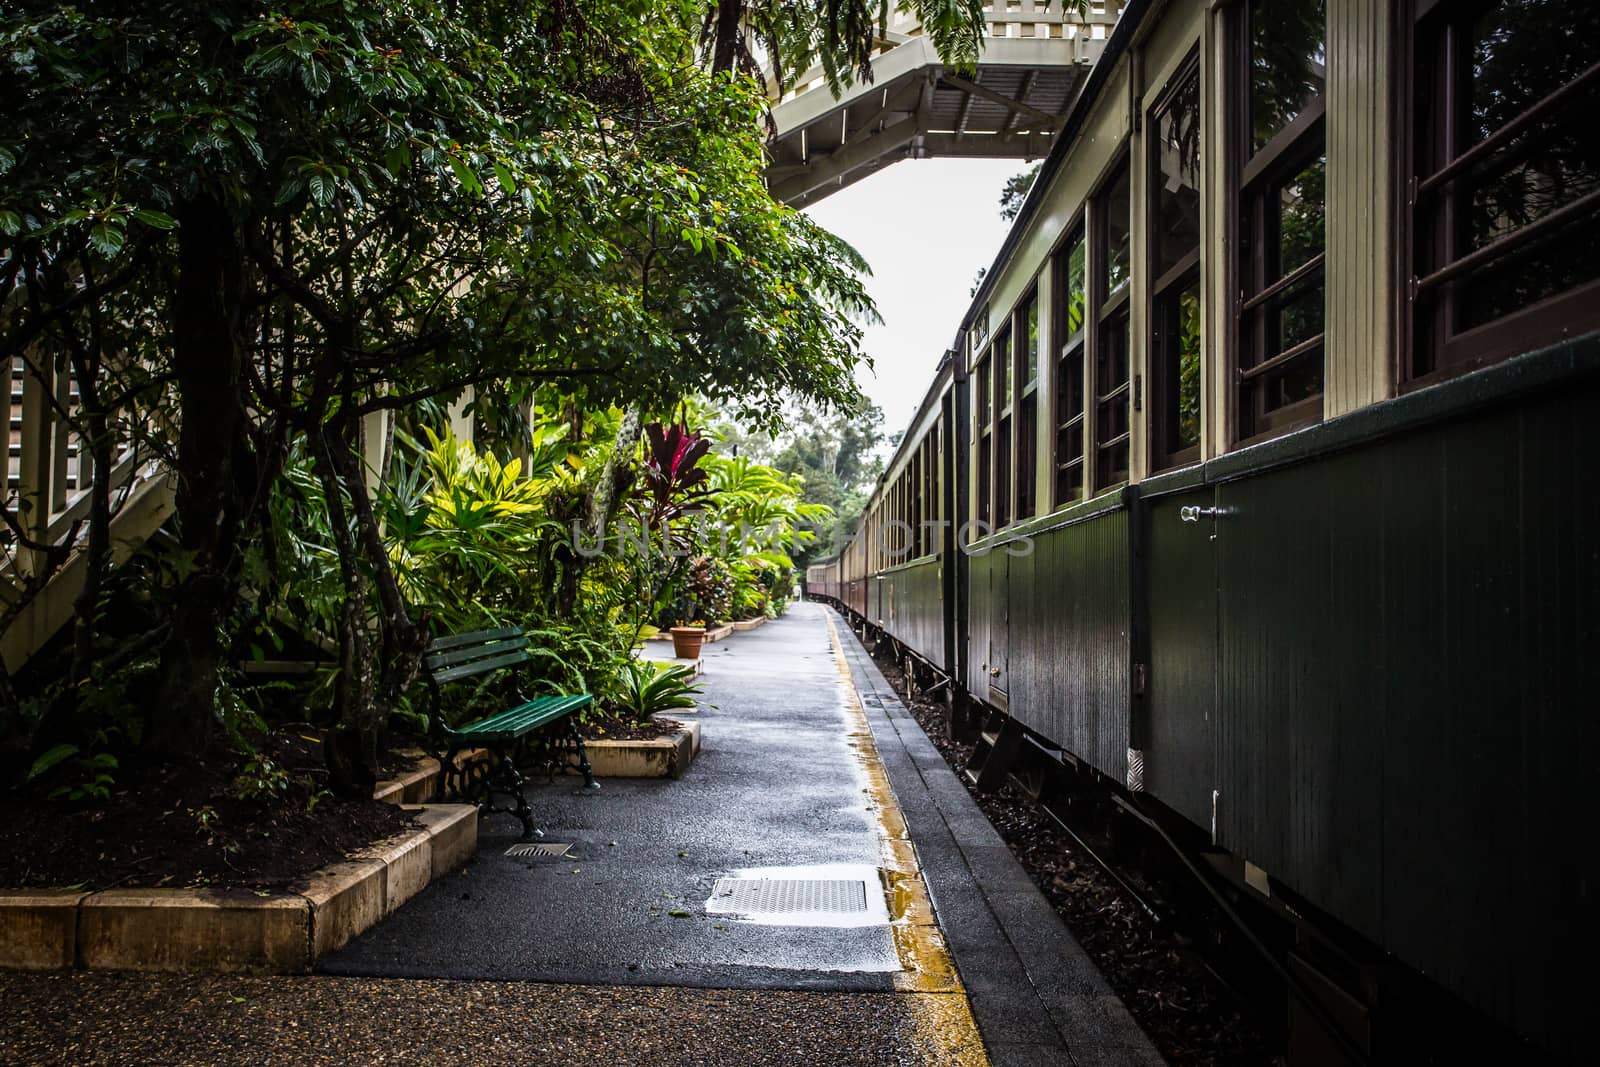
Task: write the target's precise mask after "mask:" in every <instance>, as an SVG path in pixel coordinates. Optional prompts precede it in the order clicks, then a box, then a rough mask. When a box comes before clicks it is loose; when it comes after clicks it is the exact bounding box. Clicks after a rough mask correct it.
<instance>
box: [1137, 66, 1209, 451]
mask: <svg viewBox="0 0 1600 1067" xmlns="http://www.w3.org/2000/svg"><path fill="white" fill-rule="evenodd" d="M1149 129H1150V130H1151V131H1152V132H1153V134H1154V136H1152V137H1151V138H1150V140H1149V146H1150V160H1149V174H1150V182H1149V188H1150V209H1149V210H1150V216H1149V217H1150V219H1151V226H1150V276H1151V278H1152V279H1153V281H1152V283H1151V291H1150V354H1151V357H1150V413H1151V418H1150V454H1151V457H1152V462H1151V466H1152V468H1153V469H1155V470H1164V469H1167V468H1170V467H1176V466H1179V465H1181V464H1184V463H1192V462H1194V461H1195V460H1197V459H1199V458H1200V406H1201V384H1200V61H1199V58H1198V57H1192V58H1191V59H1190V60H1189V61H1188V62H1187V63H1185V64H1184V66H1183V68H1182V69H1181V70H1179V72H1178V73H1177V74H1176V75H1175V76H1174V77H1173V78H1172V80H1171V81H1170V82H1169V83H1168V85H1167V88H1166V89H1165V90H1164V91H1163V92H1162V94H1161V96H1160V97H1159V98H1158V99H1157V101H1156V105H1155V107H1153V108H1151V111H1150V124H1149Z"/></svg>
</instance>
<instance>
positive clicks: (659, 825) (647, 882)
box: [0, 604, 1162, 1067]
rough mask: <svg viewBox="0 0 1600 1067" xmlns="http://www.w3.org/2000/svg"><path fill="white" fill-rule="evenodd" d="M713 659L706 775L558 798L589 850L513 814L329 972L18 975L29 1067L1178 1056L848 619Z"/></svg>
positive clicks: (740, 641) (817, 610)
mask: <svg viewBox="0 0 1600 1067" xmlns="http://www.w3.org/2000/svg"><path fill="white" fill-rule="evenodd" d="M702 658H703V659H704V662H705V673H704V676H703V677H702V679H701V681H702V684H703V686H704V693H703V695H702V701H703V702H704V703H706V704H709V705H711V706H707V707H703V708H702V710H701V711H700V712H699V713H698V715H697V717H698V718H699V720H700V722H701V724H702V731H703V748H702V751H701V753H700V755H699V757H698V758H697V759H696V761H695V762H694V764H693V766H692V767H691V768H690V769H689V770H688V772H687V773H686V774H685V776H684V777H683V778H682V779H681V780H679V781H667V780H651V781H627V780H611V781H605V782H604V783H603V788H602V789H601V790H600V791H599V792H598V793H582V792H579V791H577V790H575V788H574V786H575V784H576V782H575V780H566V781H563V780H558V781H557V782H555V783H552V784H542V785H540V786H539V787H537V788H535V789H533V790H532V791H531V792H530V795H529V799H530V801H531V803H532V804H533V805H534V808H535V810H536V812H537V814H538V817H539V820H540V823H541V825H542V826H543V827H544V829H545V841H546V842H555V843H559V844H569V845H571V848H570V850H569V854H568V855H566V856H564V857H560V858H553V857H552V858H525V857H516V856H510V855H507V854H506V850H507V849H508V848H509V847H511V846H512V845H513V844H515V843H516V835H517V832H518V829H519V827H518V826H517V824H516V822H515V821H514V820H512V819H510V818H509V817H505V816H494V817H491V818H490V819H489V820H487V821H486V822H485V823H484V824H483V826H482V828H481V832H480V837H479V850H478V855H477V857H476V858H475V859H474V860H473V861H472V862H471V863H470V864H469V865H468V866H467V867H466V868H465V869H464V870H463V871H461V872H459V873H457V874H454V875H451V876H449V877H447V878H445V879H443V880H441V881H440V882H437V883H435V884H434V885H433V886H430V887H429V888H428V889H427V890H426V891H424V892H423V893H422V894H421V895H419V896H418V897H416V898H415V899H413V900H412V901H411V902H410V903H408V904H406V905H405V906H404V907H403V908H401V909H400V910H399V911H398V912H397V913H396V914H395V915H394V916H392V917H391V918H389V919H388V920H386V921H385V922H383V923H382V924H380V925H379V926H377V927H375V928H374V929H372V930H371V931H369V932H368V933H367V934H365V935H364V936H362V937H361V938H359V939H358V940H356V941H355V942H353V943H352V944H351V945H349V946H348V947H347V948H346V949H344V950H343V951H341V952H339V953H337V954H335V955H333V956H330V957H328V958H326V959H324V960H323V961H322V964H321V967H320V972H321V973H319V974H317V975H312V976H301V977H279V978H245V977H237V976H183V975H108V974H82V973H79V974H60V975H48V976H38V975H7V974H3V973H0V997H4V998H5V999H6V1002H7V1005H8V1009H7V1012H6V1013H4V1016H3V1018H0V1063H38V1064H46V1063H62V1064H66V1063H72V1064H78V1063H105V1064H121V1063H171V1064H189V1063H194V1064H201V1063H204V1064H234V1063H237V1064H269V1065H270V1064H305V1063H327V1064H356V1063H379V1062H396V1061H405V1062H421V1063H440V1064H447V1063H448V1064H527V1063H534V1062H539V1063H551V1064H590V1063H593V1064H651V1065H655V1064H660V1065H669V1064H670V1065H678V1064H684V1065H690V1064H693V1065H700V1064H706V1065H711V1064H716V1065H722V1064H728V1063H739V1064H741V1065H744V1064H759V1065H764V1064H796V1063H801V1064H813V1063H815V1064H839V1065H858V1064H859V1065H863V1067H866V1065H874V1064H895V1065H899V1064H905V1065H940V1064H972V1065H981V1064H984V1063H994V1064H997V1065H1004V1067H1011V1065H1016V1067H1023V1065H1033V1064H1063V1065H1073V1067H1089V1065H1098V1064H1116V1065H1121V1064H1130V1065H1144V1064H1159V1063H1161V1062H1162V1061H1161V1059H1160V1057H1159V1056H1158V1055H1157V1053H1156V1052H1155V1050H1154V1048H1153V1047H1152V1046H1151V1045H1150V1043H1149V1041H1148V1040H1147V1039H1146V1038H1145V1037H1144V1035H1143V1034H1142V1033H1141V1032H1140V1031H1139V1029H1138V1027H1137V1025H1136V1024H1135V1023H1134V1022H1133V1020H1132V1019H1131V1017H1129V1016H1128V1014H1127V1012H1126V1010H1125V1009H1124V1008H1123V1006H1122V1005H1121V1003H1120V1002H1119V1001H1118V1000H1117V999H1116V998H1115V997H1114V996H1113V995H1112V994H1111V992H1110V991H1109V989H1108V988H1107V987H1106V985H1105V983H1104V981H1103V979H1102V978H1101V977H1100V975H1099V974H1098V972H1097V971H1096V970H1095V968H1094V967H1093V965H1092V964H1091V963H1090V962H1089V960H1088V959H1087V958H1086V957H1085V956H1084V954H1083V952H1082V950H1081V949H1080V948H1079V947H1078V945H1077V943H1076V941H1074V940H1073V938H1072V937H1071V935H1070V933H1069V932H1068V931H1067V930H1066V928H1065V927H1064V926H1063V925H1062V923H1061V921H1060V919H1059V918H1058V917H1057V916H1056V915H1055V912H1054V911H1053V910H1052V909H1051V908H1050V906H1049V904H1048V903H1047V902H1046V901H1045V899H1044V898H1043V896H1042V895H1041V894H1040V893H1039V892H1038V890H1037V889H1036V888H1035V887H1034V886H1033V885H1032V883H1031V882H1030V881H1029V879H1028V878H1027V876H1026V874H1025V873H1024V872H1023V871H1022V870H1021V868H1020V867H1019V866H1018V865H1017V863H1016V861H1015V860H1014V859H1013V858H1012V856H1011V854H1010V852H1009V850H1008V849H1007V848H1006V846H1005V844H1004V842H1003V841H1001V839H1000V838H999V836H998V834H996V833H995V831H994V830H993V828H992V827H991V826H990V825H989V823H988V821H987V819H985V818H984V816H983V814H982V812H981V811H980V810H979V809H978V808H977V806H976V805H975V804H974V803H973V801H972V799H971V797H970V796H969V795H968V794H967V792H966V790H965V788H964V787H963V786H962V785H961V784H960V782H959V781H958V780H957V779H956V777H955V775H954V773H953V772H952V771H951V770H950V769H949V767H948V765H947V764H946V763H945V762H944V760H943V758H942V757H941V756H940V755H939V753H938V752H937V750H935V749H934V747H933V745H932V744H931V743H930V742H929V741H928V739H927V737H926V736H925V735H923V733H922V731H921V729H920V728H919V727H918V726H917V724H916V722H915V720H914V719H912V718H911V716H910V714H909V712H907V711H906V709H905V708H904V707H903V706H902V705H901V704H900V702H899V700H898V698H897V697H896V696H895V694H894V692H893V690H892V689H891V688H890V686H889V685H888V684H887V682H885V680H884V679H883V676H882V675H881V674H880V673H879V672H878V670H877V668H876V667H875V666H874V665H873V664H872V662H871V660H870V659H869V658H868V656H867V655H866V652H865V650H864V649H862V647H861V646H860V644H859V642H857V641H856V639H855V637H854V636H853V635H852V634H851V633H850V632H849V630H848V629H847V628H846V626H845V624H844V622H843V620H842V619H840V618H839V617H838V616H837V615H836V614H834V613H833V612H832V611H830V610H828V609H825V608H822V607H819V606H817V605H812V604H797V605H794V606H793V607H791V609H790V610H789V612H788V613H787V614H786V615H785V617H784V618H782V619H779V620H776V621H774V622H772V623H769V624H768V625H766V626H764V627H762V628H760V629H758V630H755V631H751V632H748V633H738V634H734V635H733V636H731V637H730V638H729V639H727V640H725V641H721V642H717V643H715V644H711V645H707V646H706V648H705V651H704V654H703V657H702ZM794 868H802V870H799V871H796V870H793V869H794ZM878 869H882V870H883V871H885V872H887V873H885V875H884V878H885V879H886V882H887V884H888V885H889V887H890V891H889V892H888V893H887V894H886V895H885V894H883V883H879V882H878V881H877V879H876V878H875V877H874V876H873V875H874V872H875V871H876V870H878ZM863 871H864V872H865V876H864V877H865V878H866V879H867V887H868V890H869V891H870V892H872V893H873V894H878V895H885V901H886V903H884V904H883V905H882V906H879V902H878V901H876V900H873V901H872V902H871V903H872V904H873V907H874V909H875V910H874V911H873V912H872V913H871V914H867V915H865V916H864V917H863V916H861V915H856V916H854V917H853V918H852V919H849V920H839V919H838V918H837V917H834V918H832V919H828V920H826V922H827V923H831V924H823V925H817V924H815V920H814V919H810V920H805V921H804V924H799V923H797V922H792V921H791V920H793V919H794V918H795V917H793V916H790V917H788V918H787V919H784V920H783V921H782V922H779V923H771V922H766V923H764V922H758V921H748V920H742V919H740V918H738V917H736V916H731V915H726V914H720V913H719V912H718V911H716V910H714V909H709V910H708V902H709V900H710V898H711V896H712V893H713V890H714V888H715V887H716V885H717V883H718V880H719V879H722V878H728V877H751V878H760V877H763V876H766V877H790V878H795V877H805V878H816V879H835V880H837V879H844V878H846V877H853V876H855V875H857V874H859V873H861V872H863ZM930 900H931V908H930V906H929V902H930ZM849 921H855V922H857V923H860V924H858V925H847V924H844V925H841V924H840V923H841V922H849ZM980 1035H981V1037H980Z"/></svg>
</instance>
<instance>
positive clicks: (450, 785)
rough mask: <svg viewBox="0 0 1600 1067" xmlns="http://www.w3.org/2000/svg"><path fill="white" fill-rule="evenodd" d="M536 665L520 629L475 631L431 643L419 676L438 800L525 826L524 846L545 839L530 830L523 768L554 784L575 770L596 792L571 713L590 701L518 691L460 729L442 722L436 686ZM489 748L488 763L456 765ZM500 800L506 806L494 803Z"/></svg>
mask: <svg viewBox="0 0 1600 1067" xmlns="http://www.w3.org/2000/svg"><path fill="white" fill-rule="evenodd" d="M532 659H533V656H532V654H531V653H530V652H529V651H528V638H527V636H526V635H525V634H523V632H522V630H521V628H520V627H516V626H510V627H505V628H502V629H498V630H479V631H476V632H474V633H466V634H452V635H450V636H447V637H440V638H437V639H435V640H434V641H433V642H432V643H431V644H429V645H428V647H427V650H426V651H425V652H424V653H423V658H422V674H423V677H424V679H426V681H427V683H428V692H429V694H430V696H431V698H432V699H431V701H430V706H429V709H428V722H429V726H430V729H431V731H432V733H433V739H434V744H435V745H436V746H437V747H438V749H439V751H440V757H439V766H440V774H439V797H440V799H444V798H446V797H450V796H458V797H461V798H463V799H466V800H469V801H471V802H472V803H475V804H477V805H478V811H479V812H480V813H485V814H487V813H492V812H503V813H505V814H508V815H515V816H516V817H517V818H518V819H519V820H520V821H521V822H522V837H523V840H525V841H531V840H534V839H535V838H539V837H543V836H544V834H543V831H541V830H539V829H538V828H537V827H535V826H534V824H533V809H532V808H531V807H529V806H528V798H527V797H526V796H525V795H524V793H523V776H522V772H523V768H527V767H530V766H533V765H539V766H542V767H544V768H545V770H546V771H547V772H548V773H549V774H550V776H551V777H552V778H553V777H554V776H555V775H556V774H557V773H559V772H561V771H562V770H564V769H566V768H567V767H572V768H574V769H575V770H577V771H578V772H579V773H580V774H582V775H583V784H584V788H585V789H599V788H600V783H599V782H596V781H595V780H594V771H593V770H592V769H591V768H590V766H589V756H588V754H587V753H585V752H584V750H583V735H582V734H581V733H579V731H578V718H577V715H576V713H577V712H579V711H582V710H583V709H584V708H586V707H588V706H589V704H590V703H591V702H592V701H593V700H594V698H593V697H591V696H590V695H589V694H587V693H579V694H575V695H573V696H546V697H531V698H530V697H529V696H528V695H527V694H525V693H523V692H521V690H520V689H519V690H518V691H517V695H518V701H517V703H516V704H514V705H512V706H511V707H509V708H506V709H505V710H503V711H498V712H495V713H494V714H492V715H488V716H485V717H484V718H480V719H474V720H472V721H471V722H467V723H465V724H463V725H461V726H451V725H450V724H448V723H446V722H445V721H444V716H443V714H442V713H441V711H440V707H441V701H440V689H439V687H440V686H442V685H445V684H447V683H450V682H458V681H461V680H462V679H465V678H476V677H479V676H480V675H485V674H491V673H494V672H497V671H501V670H508V671H514V670H515V669H516V668H518V667H520V666H521V665H523V664H525V663H528V662H529V661H531V660H532ZM480 748H481V749H487V750H488V752H489V758H488V759H487V760H464V761H458V758H457V757H459V756H460V755H461V754H462V753H463V752H466V751H470V750H472V749H480ZM497 796H501V797H505V798H506V800H507V804H505V805H500V804H496V803H495V798H496V797H497Z"/></svg>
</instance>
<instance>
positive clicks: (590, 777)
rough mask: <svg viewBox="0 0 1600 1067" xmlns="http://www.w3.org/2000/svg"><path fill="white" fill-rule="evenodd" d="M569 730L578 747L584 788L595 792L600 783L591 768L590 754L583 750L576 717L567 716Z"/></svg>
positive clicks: (579, 768)
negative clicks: (595, 778)
mask: <svg viewBox="0 0 1600 1067" xmlns="http://www.w3.org/2000/svg"><path fill="white" fill-rule="evenodd" d="M567 728H568V729H569V730H571V731H572V742H573V744H575V745H577V746H578V770H580V771H582V772H583V788H585V789H588V790H591V791H592V790H595V789H599V788H600V783H599V782H597V781H595V780H594V768H592V767H590V766H589V754H588V753H587V752H585V751H584V749H583V734H582V733H580V732H579V731H578V720H577V717H576V716H573V715H568V716H567Z"/></svg>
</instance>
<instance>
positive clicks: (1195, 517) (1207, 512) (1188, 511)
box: [1178, 504, 1233, 522]
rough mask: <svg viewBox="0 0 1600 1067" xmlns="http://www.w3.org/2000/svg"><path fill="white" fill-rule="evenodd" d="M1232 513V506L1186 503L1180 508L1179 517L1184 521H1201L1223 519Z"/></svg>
mask: <svg viewBox="0 0 1600 1067" xmlns="http://www.w3.org/2000/svg"><path fill="white" fill-rule="evenodd" d="M1232 514H1233V509H1232V508H1203V507H1200V506H1199V505H1197V504H1186V505H1184V506H1183V507H1181V508H1179V509H1178V518H1180V519H1182V520H1183V521H1184V522H1199V521H1200V520H1201V519H1222V518H1226V517H1227V516H1229V515H1232Z"/></svg>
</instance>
